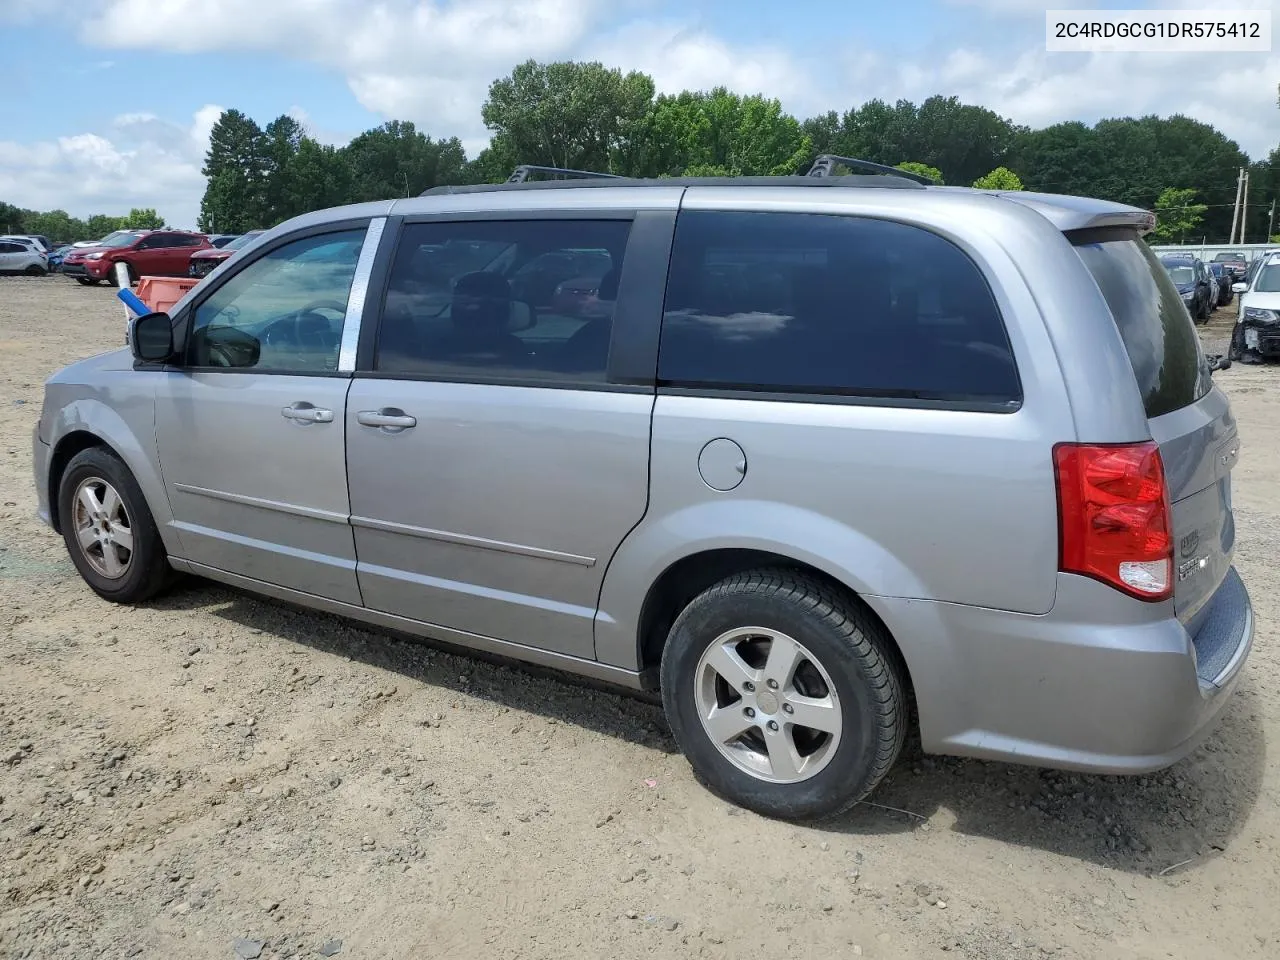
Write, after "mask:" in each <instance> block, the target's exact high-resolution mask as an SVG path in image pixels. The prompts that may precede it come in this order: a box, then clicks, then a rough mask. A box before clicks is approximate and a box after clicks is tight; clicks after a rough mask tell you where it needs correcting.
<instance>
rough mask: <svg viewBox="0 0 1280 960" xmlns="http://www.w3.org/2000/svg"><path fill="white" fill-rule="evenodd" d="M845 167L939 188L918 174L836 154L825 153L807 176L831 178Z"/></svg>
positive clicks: (816, 161) (814, 162)
mask: <svg viewBox="0 0 1280 960" xmlns="http://www.w3.org/2000/svg"><path fill="white" fill-rule="evenodd" d="M839 166H844V167H848V168H849V169H851V170H865V171H866V172H867V173H880V174H884V175H885V176H889V177H902V178H903V179H904V180H914V181H915V182H916V183H920V184H924V185H925V186H926V187H932V186H937V184H936V183H935V182H934V181H933V180H930V179H929V178H928V177H923V176H921V175H920V174H918V173H911V172H910V171H908V170H900V169H898V168H897V167H887V166H885V165H884V164H883V163H872V162H871V161H870V160H859V159H857V158H856V157H839V156H836V155H835V154H834V153H824V154H823V155H822V156H820V157H818V159H817V160H815V161H813V166H812V167H810V168H809V172H808V173H807V174H805V176H809V177H830V176H832V175H833V174H834V172H835V169H836V167H839Z"/></svg>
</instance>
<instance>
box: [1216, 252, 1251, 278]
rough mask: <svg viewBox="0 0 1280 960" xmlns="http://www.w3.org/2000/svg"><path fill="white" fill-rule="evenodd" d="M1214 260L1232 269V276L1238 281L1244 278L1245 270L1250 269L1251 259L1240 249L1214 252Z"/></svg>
mask: <svg viewBox="0 0 1280 960" xmlns="http://www.w3.org/2000/svg"><path fill="white" fill-rule="evenodd" d="M1213 262H1214V263H1220V264H1222V265H1223V266H1224V267H1226V268H1227V269H1228V270H1230V271H1231V276H1232V277H1233V278H1234V279H1235V280H1236V281H1240V280H1243V279H1244V275H1245V272H1246V271H1247V270H1248V269H1249V261H1248V260H1247V259H1246V258H1245V255H1244V254H1243V253H1241V252H1240V251H1238V250H1228V251H1223V252H1222V253H1217V254H1214V257H1213Z"/></svg>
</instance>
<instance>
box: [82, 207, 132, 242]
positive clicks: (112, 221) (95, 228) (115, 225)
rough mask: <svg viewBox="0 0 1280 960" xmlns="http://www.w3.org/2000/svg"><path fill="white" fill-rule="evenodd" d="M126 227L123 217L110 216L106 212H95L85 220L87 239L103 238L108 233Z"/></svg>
mask: <svg viewBox="0 0 1280 960" xmlns="http://www.w3.org/2000/svg"><path fill="white" fill-rule="evenodd" d="M123 228H124V223H123V218H122V217H110V216H107V214H105V213H95V214H93V215H92V216H91V217H89V219H88V220H87V221H85V232H86V233H87V234H88V236H86V237H85V239H86V240H101V239H102V238H103V237H105V236H106V235H107V234H108V233H112V232H113V231H116V230H121V229H123Z"/></svg>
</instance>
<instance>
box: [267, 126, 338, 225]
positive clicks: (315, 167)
mask: <svg viewBox="0 0 1280 960" xmlns="http://www.w3.org/2000/svg"><path fill="white" fill-rule="evenodd" d="M284 172H285V178H284V179H285V192H284V208H285V209H286V210H287V211H288V213H287V216H297V215H298V214H301V213H307V212H309V211H311V210H323V209H324V208H325V207H336V206H339V205H341V204H344V203H347V202H348V201H349V200H350V198H351V169H350V167H349V166H348V164H347V159H346V156H345V155H344V154H343V153H342V152H341V151H339V150H337V149H335V148H334V147H331V146H329V145H327V144H321V143H317V142H316V141H315V140H312V139H311V138H310V137H303V138H302V140H301V141H300V142H299V143H298V149H297V152H295V153H294V154H293V156H292V157H290V158H289V161H288V164H287V165H286V167H285V171H284Z"/></svg>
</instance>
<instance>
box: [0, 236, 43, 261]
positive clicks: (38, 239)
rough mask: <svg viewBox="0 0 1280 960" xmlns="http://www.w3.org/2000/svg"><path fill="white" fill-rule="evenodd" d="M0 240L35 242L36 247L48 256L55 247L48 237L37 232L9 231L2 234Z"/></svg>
mask: <svg viewBox="0 0 1280 960" xmlns="http://www.w3.org/2000/svg"><path fill="white" fill-rule="evenodd" d="M0 240H22V241H24V242H26V243H31V244H34V245H35V247H36V249H38V250H40V251H41V252H42V253H44V254H45V255H46V256H47V255H48V253H49V251H50V250H51V249H53V245H52V244H50V243H49V238H48V237H42V236H40V235H39V234H35V233H7V234H4V235H3V236H0Z"/></svg>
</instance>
